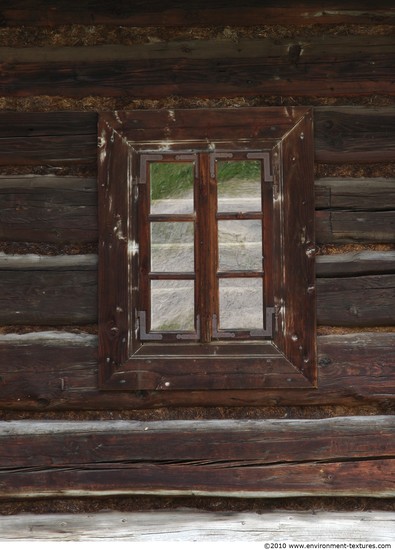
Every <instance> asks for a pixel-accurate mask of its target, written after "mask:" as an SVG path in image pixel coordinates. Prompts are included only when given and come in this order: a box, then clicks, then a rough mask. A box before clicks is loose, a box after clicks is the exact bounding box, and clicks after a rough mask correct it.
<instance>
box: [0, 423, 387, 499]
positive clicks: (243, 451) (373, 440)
mask: <svg viewBox="0 0 395 550" xmlns="http://www.w3.org/2000/svg"><path fill="white" fill-rule="evenodd" d="M394 435H395V423H394V417H392V416H376V417H343V418H342V417H337V418H330V419H324V420H203V421H188V420H187V421H161V422H134V421H96V422H64V421H52V422H51V421H41V422H40V421H38V422H35V421H10V422H7V423H5V424H3V425H1V426H0V442H1V448H2V453H1V457H0V488H1V495H2V497H3V498H10V497H22V498H26V497H29V496H30V497H33V496H34V497H39V496H54V495H56V494H59V493H60V492H61V493H62V494H63V495H74V496H76V495H89V494H95V495H102V494H103V495H105V494H133V493H150V494H155V493H156V494H158V493H159V494H201V495H204V494H206V495H229V496H238V497H258V496H272V497H274V496H275V497H280V496H303V495H306V496H307V495H331V496H335V495H355V496H376V497H379V496H381V497H391V496H395V480H394V473H395V437H394Z"/></svg>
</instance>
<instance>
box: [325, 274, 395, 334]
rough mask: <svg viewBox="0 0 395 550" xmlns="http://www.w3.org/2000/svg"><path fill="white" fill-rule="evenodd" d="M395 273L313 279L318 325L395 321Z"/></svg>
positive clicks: (359, 324) (378, 324)
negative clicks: (314, 280)
mask: <svg viewBox="0 0 395 550" xmlns="http://www.w3.org/2000/svg"><path fill="white" fill-rule="evenodd" d="M394 306H395V275H393V274H391V275H367V276H361V277H342V278H323V279H317V319H318V323H319V324H321V325H337V326H360V327H367V326H389V325H394V324H395V307H394Z"/></svg>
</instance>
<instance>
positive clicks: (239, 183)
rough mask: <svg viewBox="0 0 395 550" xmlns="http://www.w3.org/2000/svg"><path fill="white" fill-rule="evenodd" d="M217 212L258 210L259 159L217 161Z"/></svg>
mask: <svg viewBox="0 0 395 550" xmlns="http://www.w3.org/2000/svg"><path fill="white" fill-rule="evenodd" d="M217 184H218V192H217V193H218V212H260V211H261V210H262V203H261V163H260V161H259V160H242V161H241V160H238V161H221V160H219V161H217Z"/></svg>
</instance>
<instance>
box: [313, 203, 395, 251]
mask: <svg viewBox="0 0 395 550" xmlns="http://www.w3.org/2000/svg"><path fill="white" fill-rule="evenodd" d="M315 222H316V223H315V225H316V242H317V243H319V244H328V243H332V244H346V243H393V242H394V240H395V210H387V211H377V212H375V211H373V212H372V211H364V212H358V211H355V212H354V211H351V210H340V211H338V210H319V211H316V214H315Z"/></svg>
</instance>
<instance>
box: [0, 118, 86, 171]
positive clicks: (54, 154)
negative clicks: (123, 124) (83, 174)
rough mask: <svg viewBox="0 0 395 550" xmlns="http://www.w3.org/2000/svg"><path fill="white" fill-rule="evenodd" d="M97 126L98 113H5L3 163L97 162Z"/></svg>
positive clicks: (0, 134)
mask: <svg viewBox="0 0 395 550" xmlns="http://www.w3.org/2000/svg"><path fill="white" fill-rule="evenodd" d="M96 126H97V115H96V113H84V112H54V113H23V112H22V113H21V112H18V113H15V112H12V111H7V112H3V113H1V114H0V127H1V132H0V138H1V140H0V142H1V153H0V165H5V164H49V165H53V164H55V165H56V166H57V165H59V164H61V165H64V164H76V163H78V164H88V163H95V162H96V146H97V129H96Z"/></svg>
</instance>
